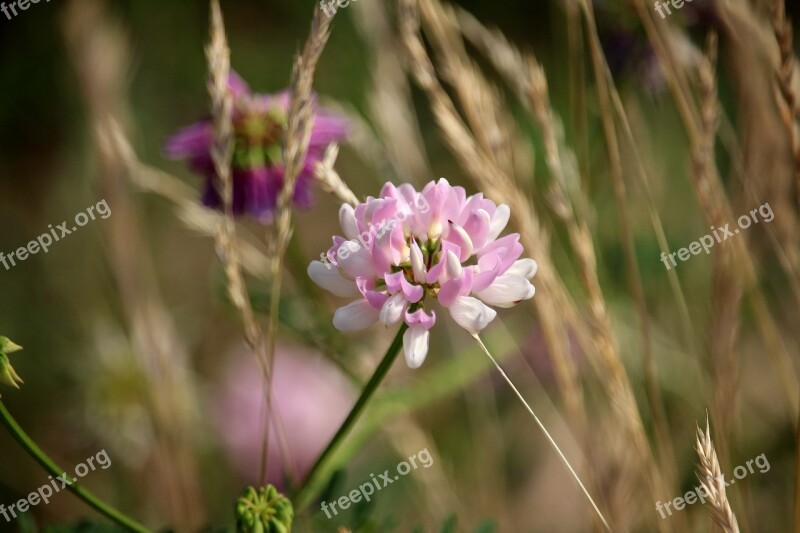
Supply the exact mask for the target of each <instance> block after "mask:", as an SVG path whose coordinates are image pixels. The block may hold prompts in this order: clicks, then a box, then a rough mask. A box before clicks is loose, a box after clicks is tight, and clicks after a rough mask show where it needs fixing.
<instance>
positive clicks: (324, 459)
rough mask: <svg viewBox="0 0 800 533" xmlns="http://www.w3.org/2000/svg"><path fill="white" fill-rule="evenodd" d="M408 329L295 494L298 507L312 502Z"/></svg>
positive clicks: (389, 365)
mask: <svg viewBox="0 0 800 533" xmlns="http://www.w3.org/2000/svg"><path fill="white" fill-rule="evenodd" d="M406 329H408V325H406V324H405V322H404V323H403V325H402V326H401V327H400V331H398V332H397V335H395V337H394V340H393V341H392V344H391V346H389V349H388V350H386V354H385V355H384V356H383V359H382V360H381V363H380V364H379V365H378V368H376V369H375V372H373V374H372V377H371V378H369V381H368V382H367V384H366V385H364V390H363V391H361V396H359V397H358V400H357V401H356V404H355V405H354V406H353V408H352V409H351V410H350V414H348V415H347V418H345V419H344V422H342V425H341V426H340V427H339V430H338V431H337V432H336V435H334V436H333V439H331V442H330V443H329V444H328V446H327V447H326V448H325V450H324V451H323V452H322V455H320V456H319V458H318V459H317V462H316V463H314V466H312V467H311V470H310V471H309V473H308V475H307V476H306V479H305V481H303V484H302V485H301V486H300V489H299V490H298V491H297V494H295V497H294V501H295V506H296V507H298V508H300V507H304V506H305V505H306V504H307V503H308V501H307V500H310V499H311V496H313V492H312V491H313V490H314V485H315V483H316V481H317V480H316V478H317V477H319V476H320V474H321V472H323V470H324V469H323V467H326V466H328V465H327V463H329V462H330V457H331V456H332V455H333V452H335V451H336V449H337V448H338V447H339V445H340V444H341V442H342V441H343V440H344V438H345V437H346V436H347V434H348V433H349V432H350V430H351V429H352V428H353V425H354V424H355V423H356V421H357V420H358V417H359V416H360V415H361V413H362V412H363V411H364V408H365V407H366V406H367V403H368V402H369V400H370V399H371V398H372V396H373V394H374V393H375V391H376V390H377V389H378V386H379V385H380V384H381V382H382V381H383V378H385V377H386V374H387V373H388V372H389V369H390V368H391V367H392V363H394V360H395V359H397V354H399V353H400V347H401V346H402V344H403V333H405V331H406Z"/></svg>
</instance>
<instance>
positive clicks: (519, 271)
mask: <svg viewBox="0 0 800 533" xmlns="http://www.w3.org/2000/svg"><path fill="white" fill-rule="evenodd" d="M537 270H539V265H538V264H536V261H534V260H533V259H518V260H517V261H516V262H515V263H514V264H513V265H511V268H509V269H508V270H506V274H516V275H517V276H522V277H523V278H525V279H531V278H532V277H533V276H535V275H536V271H537Z"/></svg>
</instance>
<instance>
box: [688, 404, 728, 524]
mask: <svg viewBox="0 0 800 533" xmlns="http://www.w3.org/2000/svg"><path fill="white" fill-rule="evenodd" d="M695 450H696V451H697V455H698V457H699V458H700V464H699V466H698V470H697V478H698V479H699V480H700V483H701V484H702V485H703V487H704V488H705V491H706V494H707V496H706V499H707V500H708V503H709V504H710V505H709V506H708V509H709V511H710V512H711V517H712V518H713V519H714V521H715V522H716V523H717V524H718V525H719V526H720V527H721V528H722V529H723V530H724V531H725V533H739V524H738V523H737V522H736V516H735V515H734V514H733V511H732V510H731V505H730V502H728V496H727V494H726V493H725V478H724V476H723V474H722V469H721V468H720V465H719V459H718V458H717V451H716V449H715V448H714V443H713V442H712V441H711V430H710V429H709V425H708V419H706V430H705V432H703V430H701V429H700V426H697V441H696V443H695Z"/></svg>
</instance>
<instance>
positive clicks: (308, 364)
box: [213, 346, 355, 487]
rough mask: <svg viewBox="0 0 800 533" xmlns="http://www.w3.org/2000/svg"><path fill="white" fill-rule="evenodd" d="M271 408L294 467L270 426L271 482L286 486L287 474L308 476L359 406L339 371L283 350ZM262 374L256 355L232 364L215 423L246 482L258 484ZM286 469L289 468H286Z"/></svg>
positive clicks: (293, 350) (279, 352) (304, 354)
mask: <svg viewBox="0 0 800 533" xmlns="http://www.w3.org/2000/svg"><path fill="white" fill-rule="evenodd" d="M272 384H273V396H272V406H273V409H274V413H276V414H279V415H280V417H281V420H282V428H283V435H284V437H285V439H286V444H287V446H288V449H289V451H290V452H289V456H290V458H291V461H292V462H293V463H294V467H290V466H289V465H290V463H289V462H288V460H285V459H284V455H283V450H284V447H283V446H281V444H280V442H279V440H278V438H277V435H276V433H275V427H276V426H275V422H274V420H273V422H272V423H271V424H270V428H271V430H270V437H269V463H268V465H267V481H268V482H270V483H272V484H274V485H276V486H278V487H281V486H285V484H284V471H285V469H286V468H291V469H292V471H293V472H297V473H298V474H299V475H300V477H301V478H302V477H305V475H306V474H307V473H308V470H309V469H310V468H311V466H312V465H313V464H314V461H316V459H317V457H318V456H319V454H320V453H322V450H323V449H324V448H325V446H326V445H327V444H328V443H329V442H330V440H331V439H332V438H333V435H334V434H335V433H336V430H337V429H339V426H340V425H341V424H342V422H343V421H344V419H345V417H346V416H347V413H348V412H349V411H350V409H351V408H352V406H353V404H354V403H355V394H354V393H353V390H352V388H351V387H350V386H349V383H348V381H347V379H346V378H345V377H344V376H343V375H342V374H341V373H340V372H339V370H338V369H337V368H336V367H335V366H334V365H332V364H331V363H329V362H328V361H327V360H325V359H323V358H322V357H320V356H318V355H315V354H310V353H308V352H306V351H304V350H300V349H297V348H288V347H286V346H279V347H278V349H277V350H276V354H275V366H274V373H273V383H272ZM263 391H264V388H263V378H262V374H261V370H260V369H259V366H258V364H257V363H256V360H255V358H254V357H253V355H252V353H249V352H244V351H243V352H242V355H240V356H237V357H236V358H234V360H233V361H232V362H231V364H230V366H229V367H228V369H227V371H226V372H225V377H224V378H223V381H222V384H221V389H220V390H219V392H218V393H217V394H216V395H215V399H216V401H215V402H214V406H215V407H214V413H213V414H214V423H215V426H216V428H217V430H218V432H219V435H220V438H221V440H222V445H223V448H224V451H225V452H226V454H227V455H228V456H229V458H230V460H231V461H232V463H233V464H234V465H235V466H236V468H237V469H238V471H239V473H240V475H241V476H242V477H243V478H244V480H245V481H246V482H247V483H251V484H253V483H256V482H257V481H258V477H259V476H258V468H259V463H260V454H261V445H262V439H263V427H264V424H263V420H264V409H265V406H264V392H263ZM284 465H285V466H284Z"/></svg>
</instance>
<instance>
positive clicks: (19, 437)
mask: <svg viewBox="0 0 800 533" xmlns="http://www.w3.org/2000/svg"><path fill="white" fill-rule="evenodd" d="M0 421H2V422H3V425H4V426H5V427H6V428H8V431H9V432H10V433H11V435H12V436H13V437H14V439H15V440H16V441H17V442H18V443H19V444H20V446H22V447H23V448H24V449H25V451H26V452H28V454H29V455H30V456H31V457H33V459H34V460H35V461H36V462H37V463H39V464H40V465H41V466H42V468H44V469H45V470H46V471H47V472H49V473H50V474H52V475H53V476H55V477H58V476H61V475H63V474H64V472H65V471H64V470H62V469H60V468H59V467H58V466H57V465H56V464H55V463H54V462H53V460H52V459H50V458H49V457H48V456H47V455H46V454H45V453H44V452H43V451H42V450H41V448H39V447H38V446H37V445H36V443H35V442H33V440H32V439H31V438H30V437H29V436H28V435H27V434H26V433H25V431H24V430H23V429H22V428H21V427H20V426H19V424H17V421H16V420H14V417H13V416H11V413H9V412H8V409H6V406H5V404H4V403H3V402H2V401H0ZM67 488H68V489H69V490H70V491H72V492H73V493H74V494H75V495H76V496H78V498H80V499H82V500H83V501H84V502H86V504H87V505H89V506H90V507H92V508H94V509H95V510H97V511H98V512H99V513H101V514H103V515H105V516H107V517H108V518H109V519H111V520H113V521H114V522H116V523H117V524H119V525H121V526H122V527H125V528H127V529H130V530H131V531H137V532H139V533H150V530H149V529H147V528H146V527H144V526H143V525H141V524H139V523H138V522H136V521H134V520H132V519H131V518H128V517H127V516H125V515H124V514H122V513H121V512H119V511H117V510H116V509H114V508H113V507H111V506H109V505H108V504H106V503H105V502H103V501H101V500H100V499H99V498H97V497H96V496H95V495H94V494H92V493H91V492H89V491H88V490H86V489H84V488H83V487H82V486H80V485H78V484H77V483H72V484H70V485H67Z"/></svg>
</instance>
